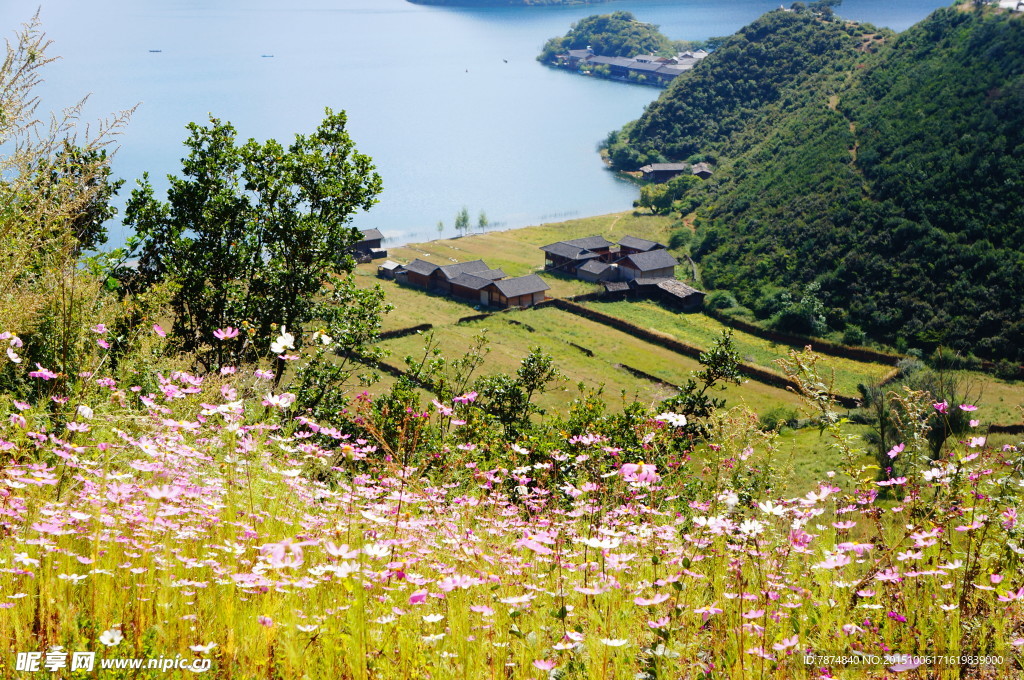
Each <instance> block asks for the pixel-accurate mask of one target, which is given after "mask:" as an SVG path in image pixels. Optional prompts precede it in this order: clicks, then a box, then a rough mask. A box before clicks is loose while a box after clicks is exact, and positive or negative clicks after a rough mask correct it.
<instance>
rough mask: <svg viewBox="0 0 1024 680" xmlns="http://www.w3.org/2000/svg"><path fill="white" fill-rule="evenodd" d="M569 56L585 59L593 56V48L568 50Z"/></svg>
mask: <svg viewBox="0 0 1024 680" xmlns="http://www.w3.org/2000/svg"><path fill="white" fill-rule="evenodd" d="M569 56H570V57H575V58H577V59H587V58H588V57H592V56H594V51H593V50H569Z"/></svg>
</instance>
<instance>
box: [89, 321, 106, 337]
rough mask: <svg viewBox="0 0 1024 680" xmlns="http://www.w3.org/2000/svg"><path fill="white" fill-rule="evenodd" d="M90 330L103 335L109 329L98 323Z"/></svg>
mask: <svg viewBox="0 0 1024 680" xmlns="http://www.w3.org/2000/svg"><path fill="white" fill-rule="evenodd" d="M89 330H91V331H92V332H93V333H99V334H100V335H103V334H104V333H106V332H107V327H106V326H105V325H104V324H101V323H98V324H96V325H95V326H93V327H92V328H90V329H89Z"/></svg>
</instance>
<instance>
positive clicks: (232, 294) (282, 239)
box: [125, 109, 381, 367]
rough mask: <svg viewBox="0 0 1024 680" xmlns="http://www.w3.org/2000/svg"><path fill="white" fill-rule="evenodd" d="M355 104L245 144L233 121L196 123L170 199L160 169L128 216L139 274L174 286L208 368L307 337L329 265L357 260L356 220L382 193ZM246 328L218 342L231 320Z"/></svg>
mask: <svg viewBox="0 0 1024 680" xmlns="http://www.w3.org/2000/svg"><path fill="white" fill-rule="evenodd" d="M345 124H346V117H345V114H344V112H339V113H334V112H332V111H331V110H330V109H328V110H327V114H326V118H325V119H324V121H323V122H322V123H321V124H320V126H319V127H318V128H317V129H316V131H315V132H314V133H313V134H311V135H308V136H307V135H296V136H295V141H294V142H293V143H292V144H291V145H290V146H289V147H288V148H285V147H283V146H282V145H281V144H279V143H278V142H276V141H275V140H269V141H267V142H265V143H260V142H257V141H255V140H252V139H250V140H249V141H248V142H246V143H245V144H242V145H238V144H236V136H235V135H236V133H235V128H234V127H232V126H231V124H230V123H226V122H221V121H220V120H217V119H216V118H211V119H210V124H209V125H208V126H201V125H198V124H195V123H192V124H190V125H189V126H188V130H189V132H190V134H189V137H188V139H187V140H186V141H185V146H186V147H187V148H188V155H187V156H186V158H185V159H184V160H183V166H182V176H181V177H173V176H170V177H169V178H168V179H169V181H170V188H169V190H168V192H167V201H159V200H157V199H156V197H155V196H154V192H153V187H152V185H151V184H150V183H149V179H148V177H146V176H144V177H143V179H142V181H140V182H139V187H138V188H137V189H136V190H135V191H133V192H132V196H131V199H130V200H129V202H128V205H127V207H126V210H125V222H126V223H127V224H129V225H131V226H133V227H134V228H135V230H136V233H137V236H136V237H135V238H133V239H132V247H133V249H134V251H135V252H136V253H137V254H138V255H139V275H140V277H141V279H142V280H143V281H145V282H147V283H151V282H154V281H157V280H170V281H171V282H172V284H173V286H174V295H173V308H174V312H175V320H174V326H173V337H174V339H175V341H176V343H177V346H178V347H179V348H180V349H181V350H182V351H186V352H192V353H194V354H195V355H196V358H197V360H198V361H199V362H200V363H202V364H204V365H206V366H207V367H209V366H213V365H217V364H221V363H223V362H226V361H234V360H237V359H244V358H252V357H254V356H257V355H258V354H261V353H265V352H266V351H267V350H268V347H269V345H270V342H271V339H272V335H273V334H275V333H277V332H278V328H279V327H280V326H286V327H287V328H288V331H289V332H290V333H293V334H294V335H295V336H296V339H297V344H298V343H301V338H302V335H301V331H302V324H303V323H306V322H308V321H310V320H311V319H313V318H316V316H317V309H316V298H317V294H318V293H319V292H320V289H321V285H322V284H323V282H324V280H325V279H326V278H327V276H328V275H329V274H331V273H332V272H337V271H344V270H348V269H350V268H351V266H352V261H351V258H350V257H349V255H348V251H349V249H350V246H351V245H352V244H353V243H354V242H355V241H357V240H358V239H359V234H358V232H357V231H356V230H355V229H353V228H351V227H350V226H349V222H350V221H351V219H352V216H353V215H354V214H355V213H356V212H357V211H358V210H361V209H362V210H366V209H368V208H370V206H372V205H373V204H374V203H375V202H376V197H377V195H378V194H379V193H380V190H381V180H380V176H379V175H377V173H376V172H375V171H374V167H373V164H372V162H371V160H370V158H369V157H367V156H365V155H363V154H360V153H358V152H357V151H356V149H355V145H354V143H353V142H352V139H351V138H350V137H349V135H348V133H347V131H346V129H345ZM227 327H234V328H241V329H242V332H241V333H240V334H239V335H238V336H237V337H234V338H227V339H225V340H221V341H218V340H217V339H215V338H214V335H213V333H214V331H216V330H217V329H219V328H227Z"/></svg>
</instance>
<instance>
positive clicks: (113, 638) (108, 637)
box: [100, 628, 124, 647]
mask: <svg viewBox="0 0 1024 680" xmlns="http://www.w3.org/2000/svg"><path fill="white" fill-rule="evenodd" d="M121 640H124V635H121V631H119V630H118V629H117V628H111V629H110V630H105V631H103V632H102V633H101V634H100V642H101V643H102V644H104V645H106V646H107V647H113V646H115V645H118V644H120V642H121Z"/></svg>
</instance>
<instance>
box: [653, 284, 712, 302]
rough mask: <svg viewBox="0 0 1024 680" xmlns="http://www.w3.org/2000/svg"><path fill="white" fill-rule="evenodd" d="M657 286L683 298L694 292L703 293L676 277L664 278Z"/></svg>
mask: <svg viewBox="0 0 1024 680" xmlns="http://www.w3.org/2000/svg"><path fill="white" fill-rule="evenodd" d="M658 288H660V289H662V290H663V291H665V292H666V293H668V294H669V295H672V296H674V297H677V298H679V299H685V298H688V297H690V296H691V295H694V294H696V295H704V293H703V292H702V291H699V290H697V289H696V288H694V287H693V286H690V285H688V284H685V283H683V282H682V281H678V280H676V279H666V280H664V281H662V282H661V283H659V284H658Z"/></svg>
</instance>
